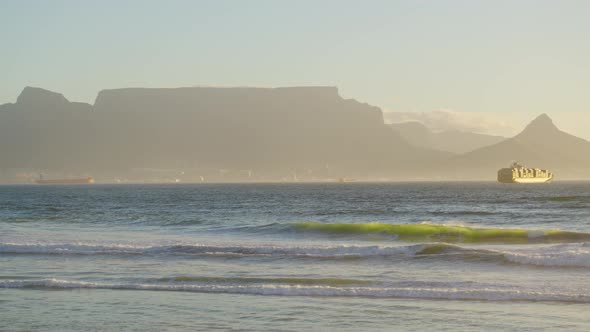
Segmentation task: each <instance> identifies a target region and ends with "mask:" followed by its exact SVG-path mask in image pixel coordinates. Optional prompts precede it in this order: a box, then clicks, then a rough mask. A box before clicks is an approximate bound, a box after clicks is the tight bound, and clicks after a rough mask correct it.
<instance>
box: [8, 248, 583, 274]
mask: <svg viewBox="0 0 590 332" xmlns="http://www.w3.org/2000/svg"><path fill="white" fill-rule="evenodd" d="M0 254H5V255H6V254H17V255H18V254H28V255H185V256H188V257H191V256H192V257H195V258H216V257H218V258H223V257H238V258H240V257H279V258H280V257H285V258H301V259H327V260H338V259H385V260H391V259H393V258H399V259H412V258H416V259H426V258H428V259H434V260H451V259H452V260H460V261H469V262H492V263H499V264H502V263H511V264H521V265H536V266H545V267H577V268H590V245H587V244H586V243H573V244H559V245H552V246H544V247H536V248H533V249H527V248H525V249H511V250H501V249H486V248H481V247H465V246H459V245H455V244H449V243H436V242H435V243H420V244H410V245H400V246H357V245H335V246H274V245H257V246H249V245H236V246H222V245H220V246H213V245H204V244H175V245H154V246H142V245H130V244H91V243H69V244H39V243H36V244H17V243H0Z"/></svg>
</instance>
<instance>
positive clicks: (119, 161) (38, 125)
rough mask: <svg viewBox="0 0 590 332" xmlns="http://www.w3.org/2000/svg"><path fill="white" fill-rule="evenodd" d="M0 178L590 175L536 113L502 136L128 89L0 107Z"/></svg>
mask: <svg viewBox="0 0 590 332" xmlns="http://www.w3.org/2000/svg"><path fill="white" fill-rule="evenodd" d="M0 154H1V155H2V158H0V181H2V182H15V181H16V182H23V181H31V178H32V177H35V176H38V175H39V174H46V175H47V174H48V175H51V174H55V175H59V176H68V175H92V176H94V177H95V178H97V181H114V180H120V179H123V180H131V181H161V180H165V181H169V180H176V181H178V180H181V181H202V180H206V181H242V180H245V181H313V180H335V179H338V178H354V179H358V180H430V179H439V180H445V179H449V180H450V179H456V180H459V179H488V180H492V179H494V178H495V176H496V171H497V169H498V168H500V167H505V166H506V165H508V164H509V163H510V162H511V161H512V160H518V161H521V162H524V163H526V164H528V165H529V166H530V167H539V168H549V169H551V170H552V171H554V172H555V173H556V176H557V178H558V179H559V178H589V176H588V175H589V174H590V172H588V170H589V169H590V142H588V141H585V140H583V139H580V138H577V137H575V136H572V135H569V134H567V133H564V132H562V131H560V130H559V129H557V128H556V127H555V126H554V125H553V123H552V121H551V119H550V118H549V117H548V116H547V115H541V116H539V117H538V118H537V119H535V120H534V121H533V122H532V123H531V124H529V125H528V126H527V127H526V128H525V130H524V131H523V132H522V133H520V134H519V135H517V136H515V137H513V138H503V137H499V136H490V135H482V134H475V133H469V132H456V131H453V132H440V133H435V132H432V131H430V130H428V129H427V128H426V127H424V126H423V125H421V124H419V123H405V124H396V125H386V124H385V123H384V121H383V114H382V112H381V110H380V109H379V108H378V107H375V106H371V105H368V104H365V103H360V102H358V101H356V100H353V99H343V98H342V97H340V96H339V94H338V90H337V89H336V88H334V87H293V88H174V89H144V88H128V89H114V90H103V91H101V92H100V93H99V94H98V97H97V98H96V101H95V103H94V105H91V104H86V103H75V102H70V101H68V100H67V99H66V98H65V97H64V96H63V95H61V94H59V93H55V92H51V91H47V90H44V89H40V88H32V87H27V88H25V89H24V90H23V92H22V93H21V94H20V96H19V97H18V98H17V101H16V103H14V104H4V105H0Z"/></svg>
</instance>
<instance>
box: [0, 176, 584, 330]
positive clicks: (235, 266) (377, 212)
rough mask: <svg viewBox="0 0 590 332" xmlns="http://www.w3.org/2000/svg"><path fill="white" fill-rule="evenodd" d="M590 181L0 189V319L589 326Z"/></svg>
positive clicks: (319, 326) (41, 325)
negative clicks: (528, 183)
mask: <svg viewBox="0 0 590 332" xmlns="http://www.w3.org/2000/svg"><path fill="white" fill-rule="evenodd" d="M589 190H590V184H589V183H588V182H578V183H576V182H564V183H553V184H549V185H541V186H538V185H522V186H511V185H501V184H493V183H389V184H374V183H340V184H339V183H327V184H241V185H235V184H217V185H215V184H210V185H207V184H201V185H199V184H197V185H89V186H86V185H81V186H2V187H0V200H1V201H2V205H1V206H0V220H1V222H0V266H1V267H2V269H1V271H0V295H1V303H2V308H3V310H2V311H1V312H0V330H17V331H20V330H29V329H31V328H32V329H35V330H44V331H65V330H135V329H141V330H147V331H152V330H153V331H156V330H177V329H180V330H183V329H185V330H191V329H201V330H212V329H239V330H267V329H268V330H283V331H289V330H292V331H295V330H305V329H310V330H350V331H353V330H356V331H358V330H384V329H401V330H445V329H448V330H454V331H471V330H479V329H492V330H511V329H512V330H531V331H533V330H534V331H540V330H547V331H559V330H562V331H576V330H577V331H586V330H588V328H590V323H589V321H588V319H587V315H586V312H587V308H588V305H589V304H588V302H590V284H589V283H588V278H589V277H590V247H589V246H588V243H589V242H590V212H589V211H590V196H589V195H588V192H589Z"/></svg>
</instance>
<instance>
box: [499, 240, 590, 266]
mask: <svg viewBox="0 0 590 332" xmlns="http://www.w3.org/2000/svg"><path fill="white" fill-rule="evenodd" d="M502 254H503V255H504V257H505V258H506V259H507V260H509V261H511V262H515V263H519V264H529V265H539V266H563V267H566V266H569V267H590V248H589V247H587V246H585V245H583V244H576V245H557V246H551V247H543V248H537V249H534V250H531V249H527V250H520V251H511V252H507V251H504V252H502Z"/></svg>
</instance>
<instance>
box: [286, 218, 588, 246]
mask: <svg viewBox="0 0 590 332" xmlns="http://www.w3.org/2000/svg"><path fill="white" fill-rule="evenodd" d="M292 225H293V227H294V229H295V230H296V231H299V232H315V233H320V234H327V235H331V236H338V235H340V236H341V235H348V236H350V235H371V234H374V235H378V234H381V235H390V236H394V237H395V238H396V239H398V240H404V241H441V242H449V243H502V244H528V243H572V242H585V241H590V233H580V232H571V231H562V230H528V229H510V228H476V227H467V226H461V225H445V224H384V223H377V222H374V223H362V224H360V223H359V224H344V223H335V224H324V223H319V222H299V223H294V224H292Z"/></svg>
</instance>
